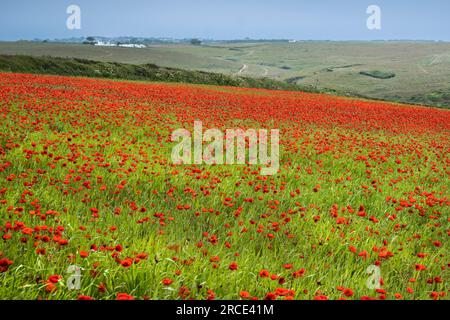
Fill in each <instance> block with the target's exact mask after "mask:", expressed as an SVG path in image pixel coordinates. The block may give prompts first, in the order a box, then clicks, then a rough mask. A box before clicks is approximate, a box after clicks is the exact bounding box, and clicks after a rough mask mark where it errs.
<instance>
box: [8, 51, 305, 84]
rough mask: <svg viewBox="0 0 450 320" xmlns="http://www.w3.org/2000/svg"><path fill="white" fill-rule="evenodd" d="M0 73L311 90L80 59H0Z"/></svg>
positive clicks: (153, 66)
mask: <svg viewBox="0 0 450 320" xmlns="http://www.w3.org/2000/svg"><path fill="white" fill-rule="evenodd" d="M0 70H1V71H6V72H19V73H35V74H51V75H63V76H82V77H99V78H110V79H127V80H147V81H164V82H185V83H194V84H209V85H221V86H233V87H248V88H264V89H274V90H303V91H308V90H309V88H306V87H303V88H300V87H299V86H295V85H292V84H289V83H286V82H281V81H276V80H272V79H266V78H259V79H258V78H250V77H233V76H229V75H224V74H220V73H212V72H204V71H190V70H181V69H175V68H164V67H158V66H156V65H154V64H144V65H133V64H125V63H118V62H100V61H92V60H86V59H78V58H54V57H30V56H19V55H14V56H13V55H11V56H10V55H0Z"/></svg>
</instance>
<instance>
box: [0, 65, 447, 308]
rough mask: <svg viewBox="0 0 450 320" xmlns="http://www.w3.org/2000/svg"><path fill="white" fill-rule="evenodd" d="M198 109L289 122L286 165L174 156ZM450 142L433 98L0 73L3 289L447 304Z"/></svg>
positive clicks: (284, 126) (50, 294) (223, 119)
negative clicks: (409, 100)
mask: <svg viewBox="0 0 450 320" xmlns="http://www.w3.org/2000/svg"><path fill="white" fill-rule="evenodd" d="M195 120H201V121H202V122H203V124H204V129H207V128H218V129H220V130H221V131H225V130H226V129H228V128H242V129H244V130H245V129H248V128H255V129H259V128H267V129H274V128H278V129H279V130H280V137H281V138H280V167H279V171H278V172H277V174H275V175H272V176H262V175H260V169H261V167H262V165H261V164H258V165H250V164H243V165H205V164H199V165H195V164H185V165H175V164H174V163H173V162H172V161H171V150H172V148H173V146H174V145H175V144H176V143H174V142H172V141H171V138H170V136H171V133H172V132H173V131H174V130H176V129H179V128H185V129H188V130H192V125H193V122H194V121H195ZM449 137H450V111H449V110H445V109H438V108H430V107H420V106H408V105H399V104H393V103H383V102H379V101H378V102H372V101H366V100H364V101H362V100H357V99H353V98H343V97H335V96H331V95H323V94H312V93H303V92H288V91H270V90H262V89H244V88H232V87H215V86H204V85H186V84H173V83H172V84H164V83H139V82H131V81H125V82H120V81H112V80H103V79H92V78H80V77H60V76H43V75H24V74H14V73H0V236H1V239H0V299H243V300H246V299H301V300H305V299H318V300H324V299H380V300H383V299H424V300H427V299H430V300H438V299H442V300H448V299H449V293H450V282H449V279H450V242H449V239H450V209H449V208H450V199H449V188H450V185H449V175H450V171H449V166H448V165H449V154H450V153H449V150H450V141H449ZM205 147H206V145H205ZM77 270H78V271H77ZM368 270H369V273H368ZM370 270H372V271H370ZM373 270H379V274H376V273H375V274H370V272H373ZM77 281H79V282H77Z"/></svg>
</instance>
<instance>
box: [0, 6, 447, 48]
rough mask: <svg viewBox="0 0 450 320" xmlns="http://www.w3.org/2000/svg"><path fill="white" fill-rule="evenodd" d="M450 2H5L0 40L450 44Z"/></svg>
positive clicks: (2, 11)
mask: <svg viewBox="0 0 450 320" xmlns="http://www.w3.org/2000/svg"><path fill="white" fill-rule="evenodd" d="M69 5H77V6H79V7H80V8H81V29H80V30H69V29H68V28H67V27H66V20H67V18H68V16H69V14H68V13H67V12H66V10H67V7H68V6H69ZM369 5H377V6H379V7H380V8H381V30H369V29H368V28H367V26H366V21H367V18H368V17H369V14H367V12H366V9H367V7H368V6H369ZM448 12H450V2H449V1H445V0H430V1H427V2H425V1H422V2H420V3H418V2H415V3H414V4H411V2H410V1H406V0H397V1H395V2H393V1H388V0H370V1H367V0H342V1H339V2H337V1H332V0H322V1H320V2H319V1H317V2H315V3H309V2H308V1H304V0H280V1H274V0H267V1H264V2H261V1H256V0H246V1H244V0H241V1H237V0H230V1H227V2H222V1H215V0H209V1H206V0H197V1H195V2H191V3H189V2H187V1H182V0H166V1H160V0H152V1H144V0H129V1H127V2H126V3H124V2H120V3H117V4H116V3H114V4H111V3H110V2H108V1H105V0H98V1H95V2H94V1H87V0H70V1H67V0H60V1H56V0H41V1H39V2H36V1H30V0H15V1H9V0H6V1H2V3H1V4H0V40H2V41H17V40H33V39H51V40H53V39H67V38H79V37H87V36H103V37H121V36H122V37H127V36H133V37H142V38H173V39H189V38H202V39H214V40H244V39H245V38H251V39H254V40H256V39H295V40H304V41H307V40H316V41H373V40H376V41H395V40H397V41H446V42H447V41H450V32H449V30H450V19H448V18H447V14H448Z"/></svg>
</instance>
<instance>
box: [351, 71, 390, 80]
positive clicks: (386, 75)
mask: <svg viewBox="0 0 450 320" xmlns="http://www.w3.org/2000/svg"><path fill="white" fill-rule="evenodd" d="M359 74H361V75H363V76H369V77H372V78H376V79H391V78H394V77H395V73H392V72H383V71H378V70H374V71H361V72H360V73H359Z"/></svg>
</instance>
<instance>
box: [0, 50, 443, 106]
mask: <svg viewBox="0 0 450 320" xmlns="http://www.w3.org/2000/svg"><path fill="white" fill-rule="evenodd" d="M0 54H25V55H36V56H41V55H50V56H59V57H76V58H84V59H92V60H98V61H106V62H123V63H131V64H144V63H153V64H157V65H160V66H166V67H177V68H182V69H188V70H202V71H208V72H220V73H225V74H227V75H241V76H250V77H268V78H273V79H276V80H282V81H289V82H291V83H298V84H300V85H303V86H312V87H315V88H319V89H324V88H325V89H332V90H336V91H339V92H344V93H347V94H349V95H361V96H365V97H370V98H377V99H385V100H392V101H401V102H409V103H419V104H420V103H422V104H427V105H435V106H447V107H448V106H450V80H449V79H450V43H434V42H297V43H220V44H215V45H204V46H187V45H165V46H153V47H150V48H146V49H131V48H114V47H113V48H109V47H93V46H87V45H77V44H55V43H29V42H17V43H12V42H0ZM373 73H375V74H389V75H392V76H390V77H387V78H385V79H383V77H381V78H377V77H371V76H368V75H367V74H373Z"/></svg>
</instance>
